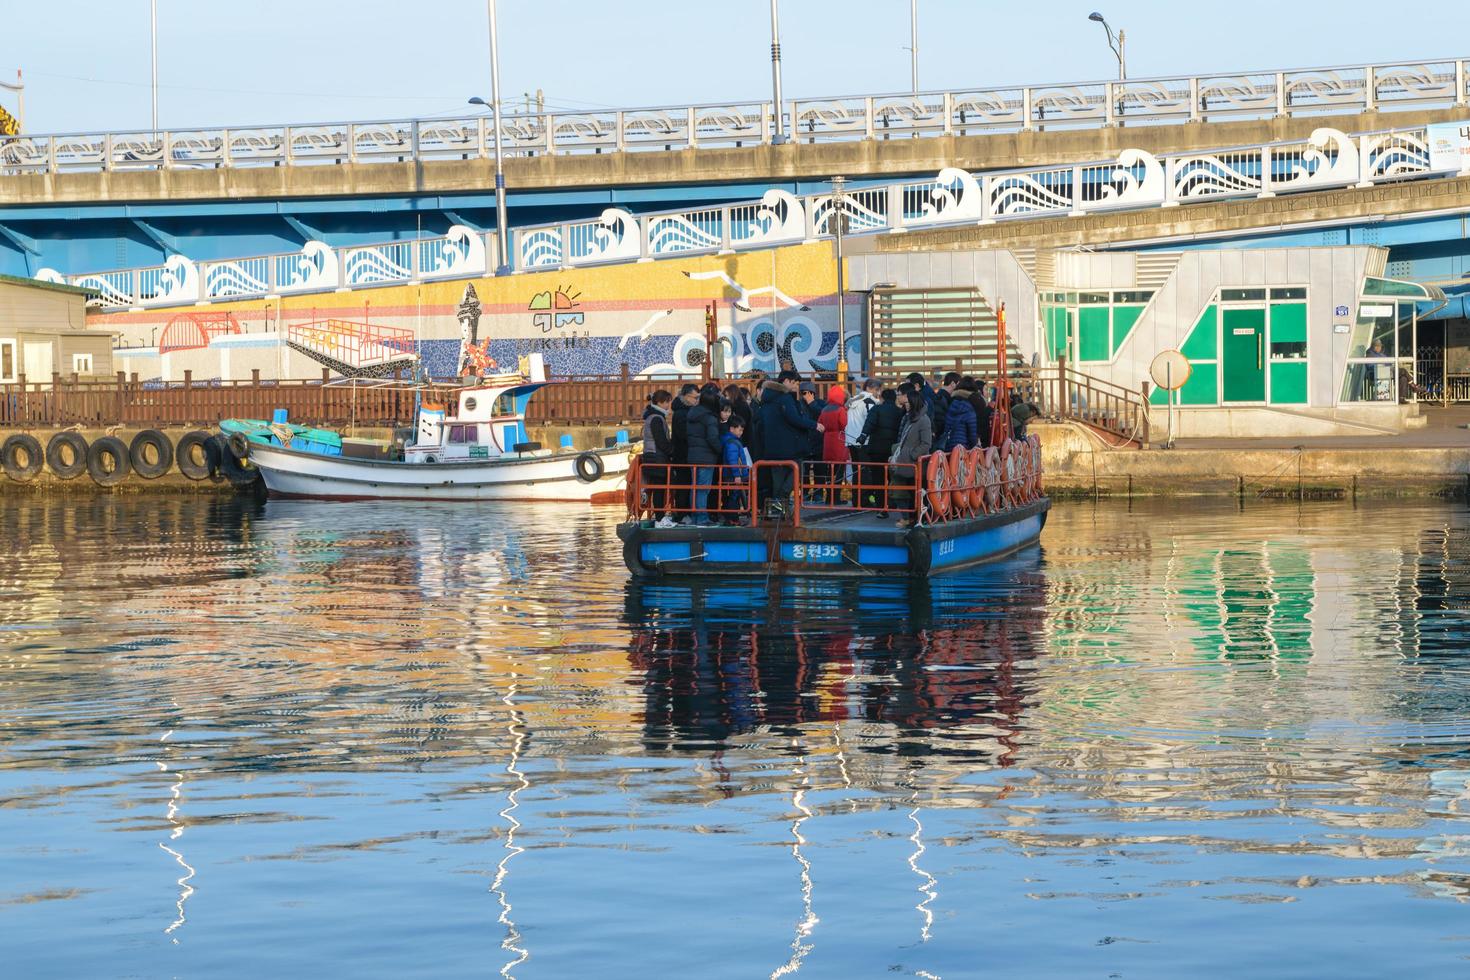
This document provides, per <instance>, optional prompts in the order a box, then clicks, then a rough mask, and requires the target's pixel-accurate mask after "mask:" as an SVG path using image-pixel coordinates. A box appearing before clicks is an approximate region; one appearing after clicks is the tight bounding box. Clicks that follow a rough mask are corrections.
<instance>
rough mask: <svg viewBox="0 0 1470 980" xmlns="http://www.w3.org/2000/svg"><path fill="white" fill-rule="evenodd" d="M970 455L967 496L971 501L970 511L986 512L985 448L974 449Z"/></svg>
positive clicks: (973, 512)
mask: <svg viewBox="0 0 1470 980" xmlns="http://www.w3.org/2000/svg"><path fill="white" fill-rule="evenodd" d="M968 457H969V460H968V464H967V465H968V466H969V474H970V479H969V481H968V482H967V485H968V486H969V488H970V489H969V493H967V494H966V496H967V497H968V498H969V502H970V513H972V514H983V513H984V512H985V450H983V449H979V448H976V449H972V450H970V452H969V453H968Z"/></svg>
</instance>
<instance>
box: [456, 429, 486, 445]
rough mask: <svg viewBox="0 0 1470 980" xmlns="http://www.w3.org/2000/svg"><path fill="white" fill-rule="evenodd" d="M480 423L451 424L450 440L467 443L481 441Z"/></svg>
mask: <svg viewBox="0 0 1470 980" xmlns="http://www.w3.org/2000/svg"><path fill="white" fill-rule="evenodd" d="M479 429H480V427H479V426H478V425H451V426H450V427H449V441H450V442H452V443H455V442H457V443H461V444H462V443H467V442H478V441H479Z"/></svg>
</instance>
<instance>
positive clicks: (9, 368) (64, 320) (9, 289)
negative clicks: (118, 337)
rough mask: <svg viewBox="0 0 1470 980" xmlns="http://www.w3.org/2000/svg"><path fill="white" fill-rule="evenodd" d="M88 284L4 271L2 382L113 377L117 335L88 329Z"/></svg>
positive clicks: (0, 291)
mask: <svg viewBox="0 0 1470 980" xmlns="http://www.w3.org/2000/svg"><path fill="white" fill-rule="evenodd" d="M89 295H91V293H90V291H89V290H86V289H79V288H77V287H75V286H63V285H61V284H59V283H52V282H41V281H39V280H36V279H18V278H14V277H11V276H0V384H15V383H16V382H18V381H20V379H21V378H22V377H23V378H25V380H26V381H27V382H29V383H37V382H50V381H51V380H52V377H53V375H61V376H62V377H67V378H69V377H72V376H73V375H75V376H77V377H78V378H82V379H87V378H103V377H111V376H112V374H113V366H112V342H113V336H112V333H111V332H109V331H103V330H97V329H90V330H89V329H88V328H87V322H86V316H87V297H88V296H89Z"/></svg>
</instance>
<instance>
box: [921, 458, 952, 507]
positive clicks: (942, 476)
mask: <svg viewBox="0 0 1470 980" xmlns="http://www.w3.org/2000/svg"><path fill="white" fill-rule="evenodd" d="M945 458H946V457H945V455H944V453H931V454H930V455H929V466H928V467H927V468H926V470H925V472H924V486H925V489H926V494H925V499H926V500H928V502H929V509H930V510H931V511H933V512H934V513H935V514H936V515H937V516H938V517H939V518H940V519H941V520H942V519H944V518H945V517H948V516H949V472H948V471H949V467H947V466H946V465H945Z"/></svg>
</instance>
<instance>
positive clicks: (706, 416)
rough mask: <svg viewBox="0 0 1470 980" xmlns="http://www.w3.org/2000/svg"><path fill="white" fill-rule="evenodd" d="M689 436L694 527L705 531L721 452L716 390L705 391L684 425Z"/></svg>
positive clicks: (718, 396)
mask: <svg viewBox="0 0 1470 980" xmlns="http://www.w3.org/2000/svg"><path fill="white" fill-rule="evenodd" d="M685 426H686V431H687V432H688V435H689V465H690V467H692V468H693V470H694V485H695V491H694V524H695V526H696V527H709V526H710V525H711V524H713V523H714V521H713V520H711V519H710V515H709V495H710V491H709V488H710V487H712V486H714V484H715V483H716V480H715V472H716V471H715V467H716V466H717V465H719V462H720V459H721V457H722V455H723V452H724V447H723V446H721V445H720V390H719V389H718V388H714V387H710V388H706V389H705V390H704V391H703V392H701V393H700V396H699V403H698V404H697V405H695V406H694V407H693V408H691V409H690V410H689V417H688V419H687V420H686V421H685Z"/></svg>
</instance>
